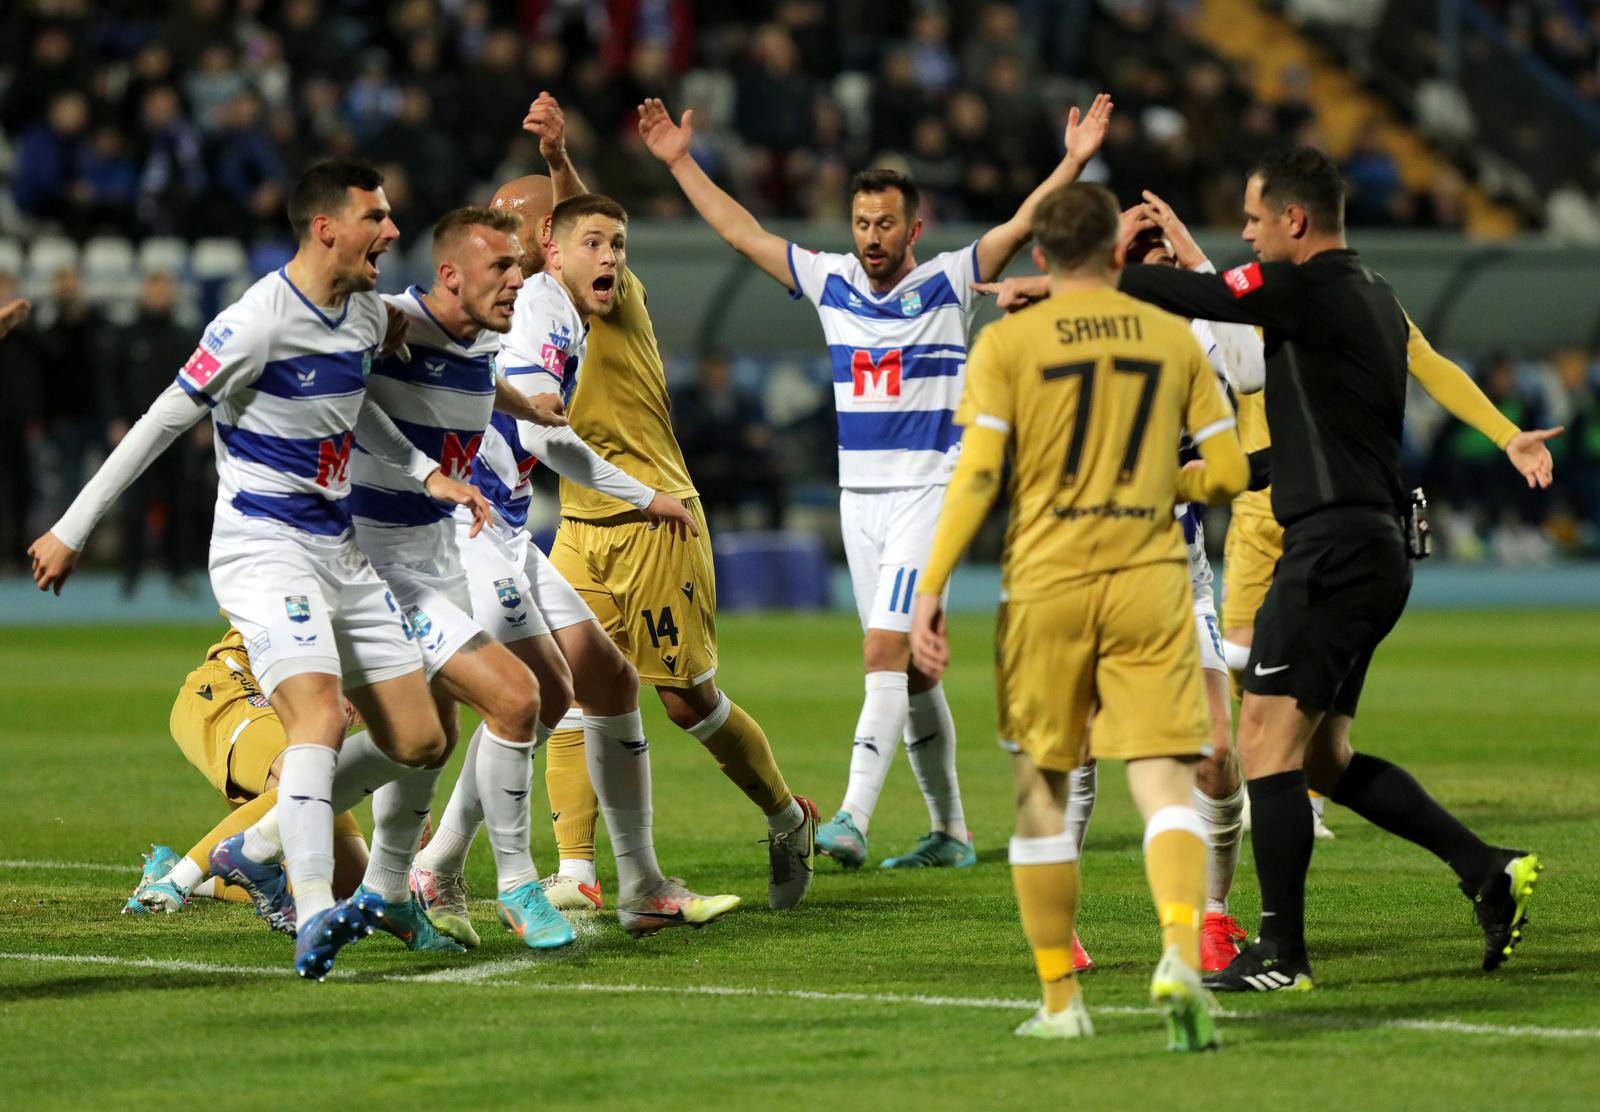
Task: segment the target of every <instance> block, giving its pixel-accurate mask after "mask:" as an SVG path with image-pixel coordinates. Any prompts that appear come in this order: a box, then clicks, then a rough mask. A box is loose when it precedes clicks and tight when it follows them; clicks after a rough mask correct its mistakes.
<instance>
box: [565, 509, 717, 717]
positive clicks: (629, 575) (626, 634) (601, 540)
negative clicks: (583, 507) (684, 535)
mask: <svg viewBox="0 0 1600 1112" xmlns="http://www.w3.org/2000/svg"><path fill="white" fill-rule="evenodd" d="M683 504H684V505H685V506H686V507H687V508H688V510H689V512H690V513H692V514H693V515H694V518H695V520H696V521H697V522H698V523H699V525H700V535H699V536H698V537H689V538H688V539H687V540H679V539H677V538H676V537H674V536H673V535H672V534H671V533H669V532H668V531H667V530H666V529H665V528H664V527H663V528H659V529H652V528H651V527H650V524H649V522H647V521H646V520H645V519H644V516H643V515H642V514H637V513H628V514H619V515H617V516H616V517H611V518H606V519H604V520H600V521H581V520H579V519H577V518H571V517H568V518H562V520H561V527H560V528H559V529H557V530H556V540H555V544H554V546H553V547H552V548H551V549H550V562H551V563H552V564H554V565H555V568H556V570H557V571H558V572H560V573H561V576H562V578H563V579H565V580H566V581H567V582H568V583H571V584H572V586H573V587H574V588H575V589H576V590H577V592H578V594H579V595H581V596H582V597H583V601H584V602H586V603H588V604H589V609H591V610H593V611H594V614H595V617H596V618H598V619H599V620H600V625H601V626H602V627H604V629H605V631H606V633H607V634H608V635H609V636H610V637H611V639H612V640H613V641H615V642H616V644H617V647H618V648H619V649H621V650H622V655H623V656H625V657H627V658H628V659H629V660H630V661H632V663H633V666H634V667H635V668H636V669H638V671H639V679H640V680H641V681H642V682H644V683H647V684H650V685H651V686H652V687H693V686H694V685H696V684H698V683H701V682H703V681H705V680H708V679H710V678H711V677H712V676H713V675H715V674H716V671H717V578H716V572H715V570H714V569H713V566H712V561H711V533H710V531H709V530H708V529H707V528H706V518H705V513H704V512H703V511H702V510H701V508H700V499H698V498H685V499H684V501H683Z"/></svg>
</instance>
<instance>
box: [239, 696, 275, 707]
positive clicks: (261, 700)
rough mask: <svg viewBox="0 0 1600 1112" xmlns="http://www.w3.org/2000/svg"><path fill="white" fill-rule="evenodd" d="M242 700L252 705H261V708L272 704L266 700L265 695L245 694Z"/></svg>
mask: <svg viewBox="0 0 1600 1112" xmlns="http://www.w3.org/2000/svg"><path fill="white" fill-rule="evenodd" d="M244 701H245V702H247V703H249V704H250V705H251V706H253V707H261V708H262V709H263V710H264V709H266V708H267V707H270V706H271V705H272V704H271V703H269V702H267V697H266V696H265V695H246V696H245V697H244Z"/></svg>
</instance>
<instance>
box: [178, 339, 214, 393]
mask: <svg viewBox="0 0 1600 1112" xmlns="http://www.w3.org/2000/svg"><path fill="white" fill-rule="evenodd" d="M168 366H171V364H168ZM220 370H222V361H221V360H220V359H218V358H217V357H216V356H215V355H212V354H211V353H210V352H209V351H207V350H206V349H205V345H204V344H202V345H201V346H199V347H197V348H195V349H194V354H193V355H191V356H189V361H188V362H187V363H185V364H184V365H183V374H184V376H185V377H186V378H188V380H189V381H190V382H192V383H194V384H195V385H196V386H199V387H202V388H203V387H204V386H205V385H206V383H208V382H210V381H211V380H212V379H213V378H215V377H216V375H217V372H218V371H220Z"/></svg>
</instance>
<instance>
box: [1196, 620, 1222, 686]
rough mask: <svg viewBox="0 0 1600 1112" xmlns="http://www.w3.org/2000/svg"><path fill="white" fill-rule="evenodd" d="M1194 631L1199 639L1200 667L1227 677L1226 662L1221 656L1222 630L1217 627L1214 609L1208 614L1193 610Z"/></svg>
mask: <svg viewBox="0 0 1600 1112" xmlns="http://www.w3.org/2000/svg"><path fill="white" fill-rule="evenodd" d="M1194 631H1195V636H1197V637H1198V638H1199V639H1200V667H1202V668H1209V669H1210V670H1211V671H1213V672H1221V673H1222V674H1223V675H1224V676H1226V675H1228V662H1227V661H1226V660H1225V659H1223V655H1222V630H1221V629H1219V628H1218V626H1217V611H1216V608H1215V607H1213V608H1212V609H1211V611H1210V612H1209V613H1202V612H1201V610H1200V607H1198V606H1196V607H1195V608H1194Z"/></svg>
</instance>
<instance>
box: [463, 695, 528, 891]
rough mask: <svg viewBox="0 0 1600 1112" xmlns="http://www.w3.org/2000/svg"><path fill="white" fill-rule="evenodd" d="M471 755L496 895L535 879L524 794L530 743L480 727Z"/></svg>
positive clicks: (526, 789)
mask: <svg viewBox="0 0 1600 1112" xmlns="http://www.w3.org/2000/svg"><path fill="white" fill-rule="evenodd" d="M480 733H481V735H482V736H481V737H474V738H473V741H474V743H475V744H478V745H479V749H478V757H477V762H476V763H477V768H476V774H477V780H478V800H479V803H480V805H481V806H482V807H483V825H484V828H485V829H486V830H487V831H488V832H489V845H490V847H491V848H492V849H493V850H494V867H495V876H496V877H497V878H498V880H499V887H500V891H501V892H509V891H511V890H512V889H513V888H520V887H522V886H523V885H524V884H527V883H528V882H529V881H531V880H538V879H539V870H538V869H537V868H535V867H534V864H533V850H532V849H531V848H530V846H529V838H530V836H531V834H532V831H533V822H532V820H531V818H530V815H529V807H528V796H529V794H530V793H531V792H532V790H533V742H531V741H508V740H507V739H506V738H503V737H499V736H497V735H495V734H493V733H491V732H490V731H489V728H488V727H487V726H485V727H482V729H481V731H480Z"/></svg>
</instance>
